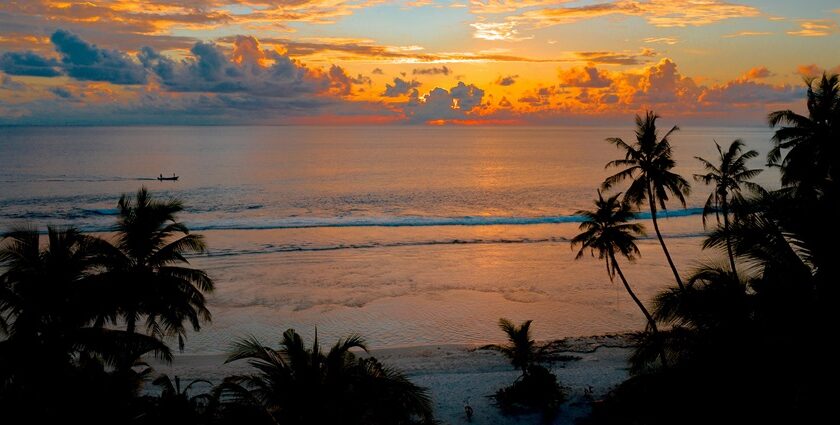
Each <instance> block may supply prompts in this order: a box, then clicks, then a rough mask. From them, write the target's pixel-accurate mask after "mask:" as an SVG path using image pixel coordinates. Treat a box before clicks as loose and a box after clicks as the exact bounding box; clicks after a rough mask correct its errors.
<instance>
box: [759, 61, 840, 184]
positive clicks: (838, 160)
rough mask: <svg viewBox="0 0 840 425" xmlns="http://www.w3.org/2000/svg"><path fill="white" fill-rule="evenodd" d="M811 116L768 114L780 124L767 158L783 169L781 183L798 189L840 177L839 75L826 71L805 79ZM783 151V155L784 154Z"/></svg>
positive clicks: (772, 122) (771, 124) (769, 117)
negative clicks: (816, 76)
mask: <svg viewBox="0 0 840 425" xmlns="http://www.w3.org/2000/svg"><path fill="white" fill-rule="evenodd" d="M806 83H807V85H808V95H807V96H808V99H807V100H808V101H807V105H808V116H807V117H806V116H803V115H800V114H797V113H795V112H793V111H790V110H783V111H776V112H773V113H771V114H770V115H769V116H768V122H769V124H770V126H771V127H774V128H776V127H778V129H777V130H776V133H775V135H774V136H773V139H772V141H773V148H772V149H771V150H770V152H769V153H768V154H767V161H768V162H769V163H770V164H771V165H777V166H780V167H781V170H782V184H783V185H784V186H795V187H797V188H799V189H812V188H815V187H821V186H822V185H823V184H824V183H825V181H826V180H827V179H832V180H833V181H834V182H835V183H836V182H837V179H838V178H840V147H839V146H838V143H837V139H838V137H840V77H838V76H837V75H830V76H829V75H826V74H823V76H822V78H819V79H810V80H807V81H806ZM783 154H784V158H782V155H783Z"/></svg>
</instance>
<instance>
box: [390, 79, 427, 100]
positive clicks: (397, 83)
mask: <svg viewBox="0 0 840 425" xmlns="http://www.w3.org/2000/svg"><path fill="white" fill-rule="evenodd" d="M416 87H420V82H419V81H415V80H410V81H406V80H403V79H402V78H399V77H398V78H394V85H391V84H385V92H383V93H382V95H383V96H385V97H398V96H403V95H406V94H408V93H409V92H410V91H411V89H413V88H416Z"/></svg>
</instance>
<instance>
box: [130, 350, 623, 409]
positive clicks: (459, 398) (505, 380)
mask: <svg viewBox="0 0 840 425" xmlns="http://www.w3.org/2000/svg"><path fill="white" fill-rule="evenodd" d="M543 344H545V342H544V343H543ZM547 344H548V345H549V347H550V348H549V350H548V353H549V356H550V357H551V358H553V359H555V360H554V361H552V362H551V363H549V364H548V365H547V366H548V367H549V369H550V370H551V371H552V372H553V373H554V374H555V375H557V379H558V381H559V382H560V384H561V385H562V386H564V387H566V389H567V391H568V395H569V397H568V400H567V401H566V403H564V404H563V406H562V407H561V410H560V413H559V415H558V416H557V417H556V418H554V421H553V422H551V423H552V424H573V423H574V422H575V420H576V419H578V418H581V417H584V416H586V415H587V414H588V413H589V404H588V402H587V401H586V398H585V395H584V393H585V391H586V390H587V388H589V387H590V386H591V387H592V393H593V397H594V398H595V399H599V398H600V397H602V396H603V395H604V394H606V393H607V392H608V391H609V390H610V389H612V388H613V387H614V386H616V385H618V384H619V383H621V382H622V381H624V380H625V379H627V376H628V372H627V356H628V355H629V353H630V348H629V347H630V346H629V343H628V337H627V335H621V334H615V335H602V336H592V337H578V338H566V339H561V340H556V341H552V342H549V343H547ZM371 355H373V356H375V357H376V358H377V359H379V360H380V361H382V362H383V363H384V364H386V365H388V366H393V367H396V368H399V369H400V370H402V371H404V372H405V373H406V374H407V375H408V376H409V377H410V378H411V380H412V381H413V382H415V383H417V384H418V385H421V386H424V387H426V388H428V389H429V392H430V394H431V396H432V399H433V401H434V407H435V416H436V418H437V419H438V420H440V421H441V423H442V424H464V423H469V422H468V421H467V418H466V416H465V414H464V405H465V404H467V403H468V404H469V405H470V406H472V408H473V411H474V415H473V418H472V423H475V424H488V425H508V424H526V423H527V424H532V423H539V422H540V420H541V416H540V415H539V414H531V415H527V414H526V415H515V416H513V415H511V416H506V415H503V414H502V413H501V412H500V411H499V409H498V408H497V407H496V406H494V405H493V400H492V399H491V398H489V397H488V396H490V395H492V394H494V393H495V392H496V390H498V389H499V388H502V387H504V386H506V385H509V384H510V383H511V382H513V380H515V379H516V378H517V376H518V375H519V373H518V372H517V371H515V370H514V369H513V368H512V367H511V366H510V364H509V363H508V361H507V359H505V357H504V356H502V355H501V354H500V353H498V352H496V351H493V350H488V349H481V348H480V347H479V346H476V345H466V344H452V345H429V346H417V347H403V348H388V349H381V350H376V349H372V350H371ZM150 363H151V364H152V366H153V367H154V369H155V372H156V373H155V374H156V375H157V374H161V373H166V374H169V375H177V376H179V377H180V378H181V380H182V382H185V383H188V382H189V381H191V380H193V379H207V380H209V381H211V382H213V383H214V384H216V383H218V382H221V380H222V379H224V377H225V376H229V375H233V374H238V373H247V372H248V370H249V367H248V365H247V364H245V363H244V362H237V363H232V364H224V356H223V355H203V356H200V355H199V356H194V355H185V356H177V357H176V359H175V361H174V362H173V363H172V364H171V365H165V364H161V363H158V362H154V361H151V362H150ZM196 388H200V389H201V390H203V389H205V388H207V387H206V386H205V387H204V388H202V387H201V386H200V385H198V386H196ZM146 391H149V392H155V388H154V387H152V386H151V385H150V384H149V385H148V386H147V388H146Z"/></svg>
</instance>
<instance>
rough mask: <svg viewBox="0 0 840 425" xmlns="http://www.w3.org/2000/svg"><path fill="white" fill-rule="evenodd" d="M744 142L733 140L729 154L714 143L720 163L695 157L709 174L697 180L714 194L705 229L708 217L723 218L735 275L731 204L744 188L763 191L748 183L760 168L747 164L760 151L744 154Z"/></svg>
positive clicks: (708, 203) (708, 202)
mask: <svg viewBox="0 0 840 425" xmlns="http://www.w3.org/2000/svg"><path fill="white" fill-rule="evenodd" d="M744 146H745V145H744V142H743V141H742V140H740V139H737V140H735V141H733V142H732V143H731V144H730V145H729V148H728V149H727V150H726V152H724V151H723V149H721V147H720V145H719V144H718V143H717V142H715V147H717V151H718V155H719V157H718V159H717V163H716V164H715V163H712V162H711V161H708V160H705V159H703V158H701V157H699V156H697V157H695V158H697V160H698V161H700V162H701V163H702V164H703V167H704V168H705V169H706V171H707V173H706V174H695V175H694V178H695V180H697V181H701V182H703V183H705V184H707V185H712V186H713V190H712V193H711V194H709V198H708V199H707V200H706V204H705V206H704V207H703V226H705V225H706V216H708V215H710V214H712V213H714V215H715V218H716V219H717V221H718V223H720V216H721V215H723V232H724V236H725V238H726V253H727V255H728V256H729V266H730V267H731V268H732V273H735V275H736V276H737V274H738V272H737V270H736V269H735V254H734V253H733V252H732V244H731V243H730V241H729V237H728V234H729V214H730V201H731V200H732V198H733V197H736V198H740V197H741V186H744V187H747V188H749V189H753V190H754V191H760V190H761V187H760V186H758V185H757V184H755V183H753V182H751V181H749V180H750V179H752V178H753V177H755V176H757V175H758V174H759V173H760V172H761V170H760V169H750V168H747V161H748V160H749V159H752V158H755V157H757V156H758V152H756V151H754V150H749V151H746V152H743V153H742V150H743V148H744Z"/></svg>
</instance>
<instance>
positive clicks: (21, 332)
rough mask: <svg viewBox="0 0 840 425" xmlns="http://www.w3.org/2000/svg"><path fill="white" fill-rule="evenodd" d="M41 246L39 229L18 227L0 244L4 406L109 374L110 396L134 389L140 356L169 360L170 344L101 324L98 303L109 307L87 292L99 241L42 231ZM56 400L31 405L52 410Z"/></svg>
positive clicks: (22, 405) (0, 390) (22, 404)
mask: <svg viewBox="0 0 840 425" xmlns="http://www.w3.org/2000/svg"><path fill="white" fill-rule="evenodd" d="M41 244H42V242H41V235H40V234H39V232H38V231H37V230H35V229H22V230H15V231H11V232H9V233H6V234H5V235H4V236H3V242H2V245H0V269H2V270H3V273H2V275H0V287H2V288H3V290H2V291H0V292H2V296H0V315H2V316H3V318H4V321H5V322H6V324H7V332H8V333H7V335H8V337H7V338H6V339H5V340H3V341H0V401H2V402H3V403H0V404H3V406H5V407H4V408H3V409H4V411H7V410H8V409H12V410H13V411H17V410H19V409H24V410H25V409H26V408H27V406H29V407H32V406H33V405H38V404H39V403H40V402H39V401H38V400H40V397H41V396H40V395H39V394H50V392H52V391H59V389H61V390H62V391H63V390H66V391H68V392H72V391H74V389H73V387H74V386H75V387H81V386H84V385H86V383H85V382H74V379H80V378H81V379H87V380H88V381H90V380H91V379H94V378H96V376H100V377H107V381H108V382H109V385H112V388H113V389H114V390H115V394H116V393H119V394H123V395H128V396H130V395H131V394H134V391H135V390H136V383H137V382H138V381H137V380H136V379H135V378H136V377H137V374H136V373H133V372H131V371H130V370H129V369H131V368H132V367H133V366H134V365H135V364H136V363H135V362H136V361H137V359H138V358H139V357H140V356H142V355H145V354H154V355H156V356H158V357H160V358H163V359H164V360H167V361H169V360H171V353H170V351H169V349H168V348H167V347H166V345H165V344H163V343H162V342H160V341H159V340H157V339H155V338H153V337H150V336H146V335H140V334H132V333H129V332H126V331H122V330H117V329H108V328H104V327H101V326H99V323H101V320H99V316H100V315H102V314H106V315H107V314H109V313H108V312H107V311H104V310H102V308H101V307H100V306H99V304H100V302H101V304H102V305H113V303H110V302H107V300H104V299H103V298H101V297H100V296H98V295H97V294H95V291H93V290H92V289H94V288H95V287H96V285H95V283H94V281H93V280H92V277H93V276H94V274H95V273H96V271H97V270H98V268H97V267H96V265H97V264H98V261H99V260H98V258H99V249H98V247H101V245H102V241H100V240H98V239H96V238H93V237H90V236H85V235H82V234H80V233H79V232H78V231H76V230H75V229H63V230H62V229H56V228H48V230H47V241H46V243H45V244H44V248H41ZM106 368H107V369H108V372H106V371H105V370H106ZM97 370H98V371H99V372H100V373H98V374H97V373H87V372H88V371H97ZM114 385H118V386H114ZM47 388H50V390H47ZM116 390H118V391H116ZM56 403H58V402H57V401H52V402H51V403H49V406H48V407H45V406H38V408H37V409H36V410H37V412H38V414H39V415H45V417H47V416H50V415H54V414H58V412H59V411H61V410H62V409H61V408H59V407H55V406H57V404H56ZM71 404H72V403H71ZM36 422H37V420H36Z"/></svg>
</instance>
